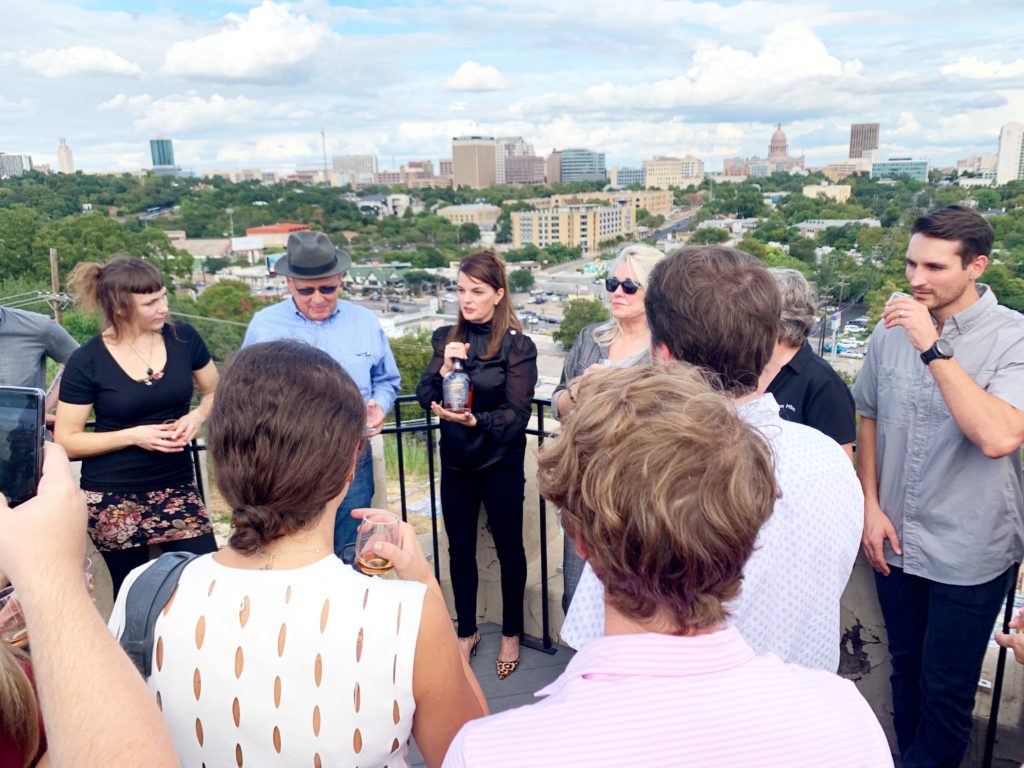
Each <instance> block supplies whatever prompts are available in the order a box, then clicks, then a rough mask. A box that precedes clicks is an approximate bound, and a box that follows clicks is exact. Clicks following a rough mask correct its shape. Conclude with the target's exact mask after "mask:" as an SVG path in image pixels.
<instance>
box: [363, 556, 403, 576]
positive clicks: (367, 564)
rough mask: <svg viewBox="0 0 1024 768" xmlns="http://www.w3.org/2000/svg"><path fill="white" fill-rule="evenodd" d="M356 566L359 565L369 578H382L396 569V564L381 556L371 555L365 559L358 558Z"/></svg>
mask: <svg viewBox="0 0 1024 768" xmlns="http://www.w3.org/2000/svg"><path fill="white" fill-rule="evenodd" d="M356 565H358V566H359V570H360V571H362V572H363V573H365V574H366V575H367V576H382V575H384V574H385V573H387V572H389V571H390V570H391V569H392V568H394V567H395V564H394V563H392V562H391V561H390V560H388V559H387V558H386V557H381V556H380V555H370V556H369V557H367V558H365V559H364V558H362V557H357V558H356Z"/></svg>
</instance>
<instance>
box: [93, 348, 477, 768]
mask: <svg viewBox="0 0 1024 768" xmlns="http://www.w3.org/2000/svg"><path fill="white" fill-rule="evenodd" d="M365 422H366V404H365V403H364V402H363V398H362V396H361V395H360V393H359V389H358V387H356V385H355V383H354V382H353V381H352V379H351V378H350V377H349V375H348V374H347V373H346V372H345V371H344V369H342V367H341V366H340V365H339V364H338V363H337V362H335V361H334V360H333V359H332V358H331V357H330V356H329V355H328V354H326V353H324V352H322V351H320V350H318V349H316V348H314V347H312V346H309V345H308V344H304V343H302V342H298V341H292V340H279V341H272V342H267V343H262V344H254V345H252V346H249V347H246V348H245V349H243V350H241V351H240V352H238V353H237V354H236V355H235V356H234V357H233V358H232V360H231V361H230V362H229V363H228V365H227V367H226V369H225V371H224V375H223V377H222V378H221V381H220V384H219V386H218V389H217V402H216V404H215V405H214V407H213V411H212V413H211V415H210V420H209V430H208V432H209V434H208V437H207V446H208V448H209V452H210V459H211V461H212V463H213V469H214V474H215V476H216V481H217V486H218V488H219V489H220V492H221V494H222V495H223V497H224V499H225V500H226V502H227V503H228V504H229V505H230V506H231V509H232V513H231V524H232V532H231V537H230V539H229V542H228V545H227V546H226V547H225V548H224V549H222V550H221V551H219V552H217V553H215V554H212V555H207V556H203V557H200V558H196V559H195V560H193V561H192V562H190V563H189V564H188V566H187V567H186V568H185V569H184V570H183V571H182V573H181V578H180V580H179V581H178V584H177V587H176V591H175V592H174V593H173V595H172V596H171V598H170V599H169V600H168V602H167V603H166V605H165V606H164V608H163V610H162V611H161V612H160V615H159V617H158V619H157V622H156V626H155V629H154V634H155V643H154V656H153V665H152V674H151V676H150V677H149V679H148V685H149V687H150V689H151V690H152V692H153V695H154V696H155V697H156V700H157V701H158V702H159V703H160V705H161V708H162V710H163V714H164V718H165V719H166V720H167V724H168V726H169V727H170V730H171V735H172V737H173V740H174V743H175V745H176V747H177V749H178V754H179V757H180V759H181V761H182V764H183V765H185V766H194V768H200V766H203V765H208V766H213V765H254V766H263V765H305V766H355V765H359V766H363V767H364V768H372V767H373V766H390V768H400V767H401V766H405V765H407V760H406V751H407V743H408V741H409V736H410V734H412V735H414V736H415V738H416V744H417V746H418V747H419V749H420V751H421V752H422V754H423V756H424V758H425V759H426V762H427V765H430V766H439V765H440V764H441V761H442V759H443V758H444V754H445V752H446V750H447V749H448V745H449V743H450V741H451V739H452V738H453V737H454V735H455V733H456V732H457V731H458V730H459V728H460V727H461V726H462V724H463V723H465V722H466V721H468V720H470V719H471V718H474V717H479V716H480V715H481V714H483V713H485V712H486V704H485V700H484V698H483V694H482V693H481V692H480V689H479V686H477V684H476V680H475V679H474V678H473V675H472V672H471V671H470V670H469V666H468V665H467V664H465V663H464V662H463V661H462V659H461V657H460V654H459V651H458V643H457V642H456V639H455V631H454V629H453V628H452V625H451V621H450V619H449V617H448V613H447V610H446V608H445V605H444V599H443V598H442V596H441V590H440V587H439V586H438V584H437V582H436V581H435V580H434V577H433V570H432V568H431V566H430V565H429V564H428V563H427V561H426V559H425V558H424V556H423V552H422V550H421V549H420V548H419V543H418V541H417V539H416V532H415V530H414V529H413V528H412V527H411V526H409V525H408V524H406V523H402V524H401V525H400V528H401V546H400V547H398V546H394V545H391V544H386V543H385V544H381V545H380V547H381V549H380V550H379V551H380V554H381V555H383V556H384V557H386V558H388V559H390V560H391V561H392V562H393V563H394V573H395V574H397V575H398V577H399V578H398V579H391V578H388V579H382V578H376V577H370V576H364V575H363V574H361V573H359V572H357V571H355V570H354V569H353V568H352V567H351V566H348V565H346V564H345V563H343V562H342V561H341V560H340V559H338V558H337V557H336V556H335V554H334V522H335V515H336V514H337V510H338V507H339V505H340V503H341V500H342V498H343V497H344V496H345V493H346V492H347V490H348V486H349V483H350V482H351V480H352V473H353V471H354V469H355V466H356V460H357V458H358V456H359V452H360V450H361V449H362V447H363V441H364V437H363V433H364V429H365V426H366V424H365ZM359 512H360V511H357V513H356V516H358V514H359ZM141 570H142V569H139V572H141ZM137 573H138V572H136V573H133V574H131V575H130V576H129V578H128V581H127V582H126V584H125V586H126V589H124V590H122V594H121V596H119V599H118V602H117V604H116V605H115V606H114V613H113V615H112V617H111V622H110V623H111V628H112V629H113V630H114V631H115V632H116V633H117V634H120V633H121V632H122V631H123V627H124V621H125V615H124V613H125V602H126V598H125V594H126V593H127V592H128V589H127V588H129V587H130V586H131V584H132V583H134V580H135V578H136V577H137Z"/></svg>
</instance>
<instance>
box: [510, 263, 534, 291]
mask: <svg viewBox="0 0 1024 768" xmlns="http://www.w3.org/2000/svg"><path fill="white" fill-rule="evenodd" d="M533 282H534V280H533V272H531V271H530V270H528V269H516V270H513V271H512V272H511V273H509V276H508V286H509V288H511V289H512V292H513V293H521V292H522V291H528V290H530V289H531V288H533Z"/></svg>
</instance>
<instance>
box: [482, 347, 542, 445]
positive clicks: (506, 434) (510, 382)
mask: <svg viewBox="0 0 1024 768" xmlns="http://www.w3.org/2000/svg"><path fill="white" fill-rule="evenodd" d="M508 334H509V336H508V337H507V341H506V343H505V351H506V354H507V361H508V362H507V368H506V373H505V405H502V406H499V407H498V408H495V409H494V410H492V411H485V412H483V413H476V414H475V415H476V418H477V429H480V430H483V431H484V432H487V433H488V434H489V435H490V437H491V438H492V439H493V440H495V441H496V442H498V443H509V442H512V441H514V440H519V439H522V435H523V432H524V431H525V430H526V425H527V424H528V423H529V421H530V412H531V411H532V409H533V392H534V389H535V388H536V386H537V346H536V345H535V344H534V343H533V340H532V339H531V338H530V337H529V336H527V335H526V334H524V333H522V332H521V331H509V332H508Z"/></svg>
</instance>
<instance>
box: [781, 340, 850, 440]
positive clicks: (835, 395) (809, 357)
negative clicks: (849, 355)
mask: <svg viewBox="0 0 1024 768" xmlns="http://www.w3.org/2000/svg"><path fill="white" fill-rule="evenodd" d="M768 393H769V394H771V395H773V396H774V397H775V400H776V402H777V403H778V404H779V415H780V416H782V418H784V419H785V420H786V421H795V422H797V423H798V424H806V425H807V426H809V427H814V428H815V429H816V430H818V431H819V432H824V433H825V434H826V435H828V436H829V437H831V438H832V439H833V440H835V441H836V442H837V443H839V444H840V445H845V444H846V443H852V442H853V441H854V440H855V439H856V437H857V419H856V415H855V413H856V411H855V408H854V404H853V395H851V394H850V389H849V387H847V386H846V382H844V381H843V380H842V379H841V378H840V377H839V374H838V373H836V372H835V370H834V369H833V368H832V366H831V365H829V364H828V363H827V362H826V361H825V360H822V359H821V358H820V357H818V356H817V355H816V354H814V350H812V349H811V345H810V344H808V343H807V342H806V341H805V342H804V345H803V346H802V347H800V351H798V352H797V353H796V355H794V356H793V359H792V360H790V361H789V362H788V363H786V364H785V365H784V366H782V370H781V371H779V373H778V375H777V376H776V377H775V378H774V379H772V383H771V384H769V385H768Z"/></svg>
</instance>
